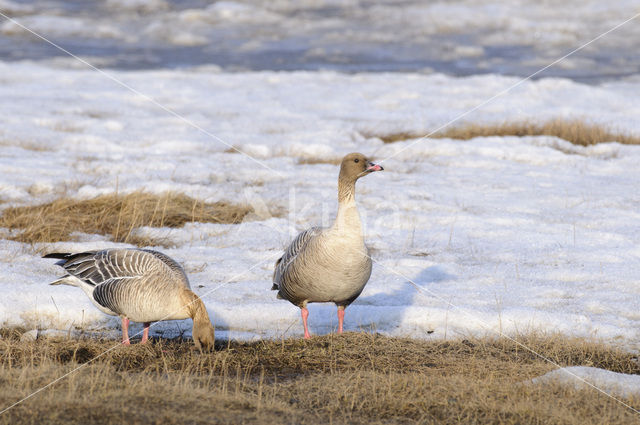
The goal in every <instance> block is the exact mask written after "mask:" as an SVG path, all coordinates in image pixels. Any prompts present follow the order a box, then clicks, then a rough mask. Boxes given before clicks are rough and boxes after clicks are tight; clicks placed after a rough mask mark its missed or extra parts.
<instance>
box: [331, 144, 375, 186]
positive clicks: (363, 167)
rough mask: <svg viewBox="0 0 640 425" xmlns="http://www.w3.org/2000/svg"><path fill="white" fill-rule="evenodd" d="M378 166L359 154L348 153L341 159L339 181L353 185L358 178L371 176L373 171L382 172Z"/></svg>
mask: <svg viewBox="0 0 640 425" xmlns="http://www.w3.org/2000/svg"><path fill="white" fill-rule="evenodd" d="M382 170H384V168H382V167H381V166H380V165H378V164H374V163H373V162H371V161H370V160H369V159H367V157H366V156H364V155H363V154H361V153H357V152H354V153H350V154H348V155H346V156H345V157H344V158H342V163H341V164H340V181H341V182H344V183H347V184H354V183H355V182H356V180H358V179H359V178H360V177H363V176H366V175H367V174H371V173H373V172H374V171H382Z"/></svg>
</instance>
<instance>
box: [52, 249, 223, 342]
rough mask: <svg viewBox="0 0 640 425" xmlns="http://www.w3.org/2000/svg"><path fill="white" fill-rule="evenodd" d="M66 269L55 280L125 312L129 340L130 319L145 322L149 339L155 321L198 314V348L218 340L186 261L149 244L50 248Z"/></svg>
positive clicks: (116, 312)
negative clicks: (185, 267) (180, 261)
mask: <svg viewBox="0 0 640 425" xmlns="http://www.w3.org/2000/svg"><path fill="white" fill-rule="evenodd" d="M44 258H58V259H60V261H58V262H57V263H56V265H59V266H61V267H63V268H64V269H65V271H66V272H67V274H66V275H64V276H62V277H61V278H59V279H57V280H56V281H54V282H52V283H51V285H61V284H62V285H71V286H77V287H79V288H80V289H82V290H83V291H84V292H85V294H87V296H88V297H89V299H90V300H91V301H92V302H93V304H94V305H95V306H96V307H98V308H99V309H100V311H102V312H103V313H106V314H109V315H112V316H120V317H121V318H122V343H123V344H125V345H129V343H130V342H129V320H132V321H134V322H143V323H144V331H143V335H142V341H141V343H143V344H144V343H145V342H147V340H148V339H149V326H150V324H151V322H156V321H160V320H180V319H186V318H188V317H190V318H191V319H193V332H192V334H193V342H194V343H195V344H196V346H197V347H198V348H201V347H204V348H209V347H212V346H213V343H214V329H213V326H212V325H211V321H210V320H209V314H208V313H207V309H206V307H205V305H204V303H203V302H202V300H201V299H200V298H199V297H198V296H197V295H196V294H194V293H193V292H192V291H191V287H190V286H189V280H188V279H187V275H186V274H185V272H184V270H183V269H182V267H181V266H180V265H179V264H178V263H177V262H175V261H174V260H172V259H171V258H169V257H168V256H166V255H164V254H162V253H161V252H157V251H152V250H150V249H105V250H102V251H87V252H81V253H77V254H71V253H51V254H47V255H45V256H44Z"/></svg>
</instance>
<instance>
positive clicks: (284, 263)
mask: <svg viewBox="0 0 640 425" xmlns="http://www.w3.org/2000/svg"><path fill="white" fill-rule="evenodd" d="M321 233H322V227H311V228H310V229H307V230H305V231H304V232H301V233H300V234H299V235H298V236H296V238H295V239H294V240H293V242H291V244H290V245H289V247H287V249H286V251H285V252H284V254H283V255H282V257H280V258H279V259H278V261H276V264H275V269H274V271H273V286H272V287H271V289H272V290H274V291H276V290H278V289H280V284H281V282H282V277H283V276H284V275H285V273H286V272H287V269H288V268H289V265H291V263H292V262H293V261H295V259H296V257H297V256H298V254H300V252H302V250H303V249H304V247H305V246H306V245H307V243H309V241H310V240H311V239H313V238H314V237H316V236H318V235H319V234H321Z"/></svg>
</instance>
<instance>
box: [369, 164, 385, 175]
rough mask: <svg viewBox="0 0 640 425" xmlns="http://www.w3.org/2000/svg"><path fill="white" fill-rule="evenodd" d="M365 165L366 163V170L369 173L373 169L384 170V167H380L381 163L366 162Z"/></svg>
mask: <svg viewBox="0 0 640 425" xmlns="http://www.w3.org/2000/svg"><path fill="white" fill-rule="evenodd" d="M367 165H368V167H367V170H366V171H367V172H369V173H373V172H374V171H382V170H384V168H382V166H381V165H378V164H374V163H373V162H369V164H367Z"/></svg>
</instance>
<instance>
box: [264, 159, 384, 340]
mask: <svg viewBox="0 0 640 425" xmlns="http://www.w3.org/2000/svg"><path fill="white" fill-rule="evenodd" d="M380 170H382V167H380V166H378V165H375V164H373V163H371V162H369V161H368V160H367V159H366V158H365V157H364V156H363V155H362V154H357V153H354V154H349V155H347V156H345V157H344V159H343V160H342V164H341V167H340V176H339V179H338V201H339V203H338V214H337V216H336V219H335V221H334V223H333V225H332V226H331V227H329V228H320V227H312V228H310V229H307V230H305V231H303V232H301V233H300V234H299V235H298V236H297V237H296V238H295V239H294V240H293V242H291V244H290V245H289V246H288V247H287V249H286V250H285V252H284V254H283V255H282V257H281V258H280V259H278V261H276V264H275V267H274V273H273V286H272V288H271V289H273V290H277V291H278V298H282V299H286V300H288V301H290V302H291V303H292V304H294V305H296V306H298V307H300V308H301V310H302V317H303V323H304V327H305V338H308V337H309V333H308V330H307V324H306V317H307V315H308V311H307V310H306V305H307V303H309V302H333V303H335V304H336V305H337V306H338V318H339V326H338V332H341V331H342V320H343V317H344V308H346V307H347V306H348V305H349V304H351V303H352V302H353V301H354V300H355V299H356V298H357V297H358V296H359V295H360V293H361V292H362V290H363V289H364V286H365V285H366V283H367V281H368V280H369V277H370V276H371V257H369V253H368V249H367V247H366V245H365V243H364V237H363V235H362V225H361V222H360V215H359V214H358V210H357V206H356V203H355V182H356V180H357V179H358V178H360V177H362V176H364V175H367V174H368V173H370V172H373V171H380Z"/></svg>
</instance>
